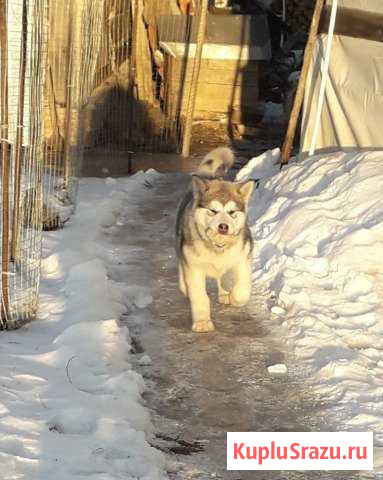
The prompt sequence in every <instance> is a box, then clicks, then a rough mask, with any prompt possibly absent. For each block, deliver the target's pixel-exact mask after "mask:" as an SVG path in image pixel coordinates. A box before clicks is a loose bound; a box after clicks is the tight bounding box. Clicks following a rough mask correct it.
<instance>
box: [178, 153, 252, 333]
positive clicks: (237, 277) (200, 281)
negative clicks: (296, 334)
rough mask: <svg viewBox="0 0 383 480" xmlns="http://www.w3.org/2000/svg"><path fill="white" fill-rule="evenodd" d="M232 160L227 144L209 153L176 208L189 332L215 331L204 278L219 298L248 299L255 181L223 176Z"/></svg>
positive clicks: (236, 303) (243, 301) (227, 302)
mask: <svg viewBox="0 0 383 480" xmlns="http://www.w3.org/2000/svg"><path fill="white" fill-rule="evenodd" d="M233 163H234V154H233V152H232V151H231V150H230V149H229V148H226V147H219V148H216V149H215V150H213V151H211V152H210V153H208V154H207V155H206V156H205V157H204V159H203V160H202V162H201V164H200V166H199V168H198V170H197V172H196V174H194V175H192V180H191V187H192V188H191V189H190V191H189V192H188V193H187V194H186V195H185V197H184V198H183V199H182V201H181V203H180V205H179V207H178V211H177V219H176V240H177V242H176V250H177V257H178V267H179V288H180V290H181V292H182V293H183V294H184V295H185V296H186V297H188V298H189V300H190V305H191V313H192V320H193V326H192V330H193V331H194V332H210V331H212V330H214V324H213V322H212V321H211V318H210V300H209V297H208V295H207V293H206V279H207V278H215V279H216V280H217V285H218V301H219V303H222V304H225V305H234V306H243V305H245V304H246V303H248V301H249V299H250V294H251V260H252V251H253V241H252V236H251V232H250V229H249V226H248V223H247V211H248V204H249V200H250V197H251V194H252V192H253V188H254V182H253V181H252V180H249V181H246V182H241V183H239V182H231V181H227V180H224V178H225V176H226V174H227V173H228V171H229V169H230V168H231V166H232V165H233ZM228 272H232V273H233V276H234V286H233V288H232V290H231V291H230V292H228V291H226V290H225V289H224V287H223V285H222V279H223V276H224V275H225V274H226V273H228Z"/></svg>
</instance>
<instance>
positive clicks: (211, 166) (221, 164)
mask: <svg viewBox="0 0 383 480" xmlns="http://www.w3.org/2000/svg"><path fill="white" fill-rule="evenodd" d="M234 160H235V157H234V153H233V152H232V150H231V149H230V148H228V147H218V148H215V149H214V150H212V151H211V152H209V153H208V154H207V155H205V157H204V159H203V160H202V162H201V164H200V166H199V167H198V170H197V175H201V176H202V177H207V178H220V179H222V178H224V176H225V175H226V174H227V172H228V171H229V170H230V168H231V167H232V166H233V164H234Z"/></svg>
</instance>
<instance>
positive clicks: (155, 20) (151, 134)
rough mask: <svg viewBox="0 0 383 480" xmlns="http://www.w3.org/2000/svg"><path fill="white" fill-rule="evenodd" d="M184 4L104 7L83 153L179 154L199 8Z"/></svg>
mask: <svg viewBox="0 0 383 480" xmlns="http://www.w3.org/2000/svg"><path fill="white" fill-rule="evenodd" d="M184 3H185V2H176V1H175V0H145V1H144V0H113V1H112V0H107V1H105V2H104V5H103V18H102V25H101V28H100V30H99V31H98V32H97V33H96V35H98V36H99V37H100V39H99V45H100V49H99V54H98V60H97V67H96V75H95V79H94V88H93V92H92V94H91V98H90V104H89V107H88V117H87V129H86V145H87V147H88V148H94V147H107V148H108V149H117V150H120V151H121V150H122V151H150V152H159V151H165V152H176V151H180V149H181V144H182V134H183V126H184V119H185V114H186V111H187V106H188V101H189V94H190V79H191V76H192V71H193V67H194V52H195V38H192V34H195V33H196V30H197V21H196V20H195V19H196V18H197V17H198V14H199V2H186V3H187V4H188V5H186V6H185V7H183V4H184ZM183 10H184V11H183ZM197 20H198V19H197ZM194 36H195V35H194ZM193 42H194V45H193Z"/></svg>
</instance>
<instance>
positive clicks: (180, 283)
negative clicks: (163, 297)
mask: <svg viewBox="0 0 383 480" xmlns="http://www.w3.org/2000/svg"><path fill="white" fill-rule="evenodd" d="M178 286H179V289H180V290H181V292H182V293H183V294H184V295H185V297H187V296H188V292H187V288H186V283H185V275H184V268H183V266H182V263H181V262H179V263H178Z"/></svg>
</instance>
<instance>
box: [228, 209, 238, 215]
mask: <svg viewBox="0 0 383 480" xmlns="http://www.w3.org/2000/svg"><path fill="white" fill-rule="evenodd" d="M236 213H237V210H230V212H229V215H230V216H231V217H235V214H236Z"/></svg>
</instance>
